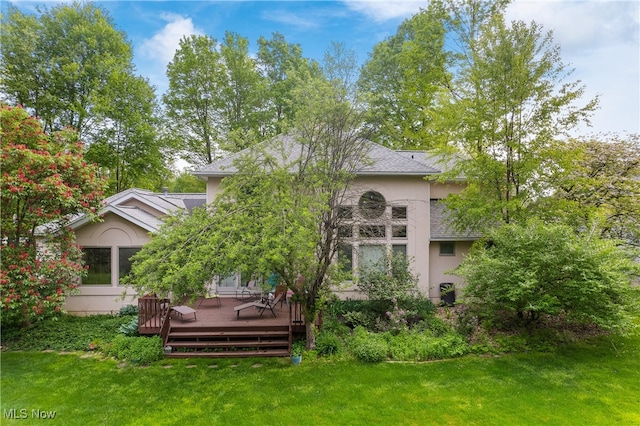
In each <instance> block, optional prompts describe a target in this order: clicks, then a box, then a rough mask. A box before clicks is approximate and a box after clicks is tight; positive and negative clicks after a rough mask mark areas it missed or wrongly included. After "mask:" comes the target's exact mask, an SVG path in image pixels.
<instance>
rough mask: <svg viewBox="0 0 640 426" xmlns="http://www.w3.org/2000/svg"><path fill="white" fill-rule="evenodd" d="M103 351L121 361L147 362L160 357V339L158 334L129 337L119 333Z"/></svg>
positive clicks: (161, 350)
mask: <svg viewBox="0 0 640 426" xmlns="http://www.w3.org/2000/svg"><path fill="white" fill-rule="evenodd" d="M105 353H106V354H107V355H109V356H112V357H114V358H116V359H119V360H122V361H130V362H134V363H136V364H148V363H150V362H153V361H158V360H159V359H162V357H163V349H162V339H161V338H160V336H152V337H130V336H124V335H119V336H117V337H116V338H115V339H114V340H113V342H112V343H111V345H108V346H107V347H106V350H105Z"/></svg>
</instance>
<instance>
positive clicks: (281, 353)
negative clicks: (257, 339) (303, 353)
mask: <svg viewBox="0 0 640 426" xmlns="http://www.w3.org/2000/svg"><path fill="white" fill-rule="evenodd" d="M165 356H166V357H167V358H253V357H268V356H272V357H287V356H289V351H288V350H284V349H278V350H254V351H224V352H172V353H171V354H167V355H165Z"/></svg>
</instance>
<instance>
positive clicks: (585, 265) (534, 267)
mask: <svg viewBox="0 0 640 426" xmlns="http://www.w3.org/2000/svg"><path fill="white" fill-rule="evenodd" d="M638 267H639V266H638V264H637V263H636V262H634V256H633V254H632V253H629V252H626V251H624V250H623V249H621V248H620V247H618V246H617V245H616V244H615V243H614V242H613V241H610V240H601V239H600V238H598V237H597V236H595V235H591V234H580V235H577V234H575V233H574V232H573V230H572V229H571V228H570V227H567V226H564V225H544V224H542V223H541V222H538V221H531V222H529V223H528V224H527V225H524V226H519V225H505V226H503V227H501V228H499V229H497V230H495V231H493V232H492V233H491V234H490V235H489V236H488V239H487V240H485V241H481V242H479V243H477V244H476V245H475V246H474V248H473V250H472V252H471V253H470V255H469V256H468V257H467V258H466V259H465V260H464V261H463V263H462V264H461V265H460V266H459V268H458V269H457V270H456V271H455V273H456V274H457V275H459V276H461V277H463V278H464V279H465V281H466V283H467V288H466V290H465V295H466V297H467V300H468V302H469V303H470V304H472V306H473V308H474V310H475V311H476V312H478V313H479V315H480V316H481V317H482V318H486V319H489V320H490V321H498V320H500V318H501V316H505V317H506V319H507V320H508V321H514V320H517V319H520V320H524V321H525V323H531V322H535V321H537V320H538V319H539V318H540V317H541V315H550V316H566V317H567V320H568V321H569V322H575V323H584V324H594V325H597V326H599V327H603V328H619V327H624V326H626V325H628V324H629V319H630V314H631V312H632V311H633V309H634V307H633V303H632V298H631V280H632V279H633V277H634V276H637V274H638Z"/></svg>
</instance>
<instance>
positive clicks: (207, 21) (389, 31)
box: [2, 0, 640, 134]
mask: <svg viewBox="0 0 640 426" xmlns="http://www.w3.org/2000/svg"><path fill="white" fill-rule="evenodd" d="M9 1H10V2H11V3H12V4H14V5H16V6H17V7H18V8H20V9H21V10H22V11H23V12H31V11H34V10H35V7H36V6H37V5H39V4H44V3H46V4H48V5H53V4H55V3H57V2H51V1H44V2H43V1H40V2H31V1H24V0H9ZM2 3H3V4H6V1H3V2H2ZM95 3H97V4H99V5H101V6H103V7H104V8H105V9H106V10H108V11H109V13H110V14H111V16H112V18H113V19H114V21H115V24H116V26H117V27H118V29H120V30H122V31H124V32H125V33H126V34H127V37H128V38H129V40H130V41H131V43H132V45H133V48H134V55H135V56H134V62H135V64H136V66H137V69H138V73H139V74H141V75H143V76H145V77H147V78H148V79H149V80H150V82H151V83H152V84H153V85H154V86H156V87H157V89H158V92H159V93H161V92H162V91H163V90H164V88H165V87H166V85H167V82H166V77H165V69H166V64H167V63H168V62H169V61H170V60H171V58H172V57H173V52H175V49H176V47H177V46H178V41H179V40H180V38H181V37H183V36H184V35H189V34H208V35H210V36H212V37H214V38H216V39H218V40H220V39H222V38H223V37H224V33H225V31H233V32H236V33H239V34H240V35H242V36H243V37H246V38H248V39H249V42H250V50H251V52H252V53H255V51H256V50H257V40H258V37H260V36H261V35H262V36H264V37H266V38H270V37H271V34H272V33H273V32H276V31H277V32H280V33H281V34H283V35H284V36H285V38H286V40H287V41H288V42H290V43H297V44H300V45H301V46H302V49H303V55H304V56H306V57H311V58H314V59H318V60H321V59H322V56H323V54H324V51H325V50H326V48H327V46H329V44H330V42H331V41H337V42H344V43H345V44H346V46H347V48H349V49H353V50H355V51H356V53H357V54H358V58H359V60H360V61H361V62H364V61H365V60H366V59H367V57H368V54H369V53H370V52H371V50H372V48H373V46H374V45H375V44H376V43H377V42H379V41H381V40H384V39H385V38H386V37H389V36H391V35H393V34H394V33H395V32H396V30H397V27H398V25H399V24H400V23H401V22H402V21H403V20H404V19H406V18H408V17H410V16H411V15H413V14H415V13H417V12H418V11H419V10H420V7H425V6H426V5H427V1H411V0H395V1H393V0H387V1H381V0H344V1H325V0H316V1H237V0H227V1H155V0H147V1H143V0H138V1H97V2H95ZM3 8H4V6H3ZM507 18H508V19H520V20H524V21H527V22H529V21H531V20H535V21H536V22H538V23H540V24H542V25H543V26H544V28H545V30H553V32H554V40H555V41H556V43H558V44H560V46H561V48H562V58H563V62H564V63H568V64H570V65H571V66H572V67H573V68H575V73H574V74H573V76H572V79H573V80H575V79H580V80H581V81H582V82H583V83H584V84H585V85H586V87H587V91H586V97H589V98H590V97H593V96H595V95H599V96H600V98H601V108H600V110H599V111H598V112H597V113H596V115H595V117H594V118H593V120H592V121H593V125H594V126H593V127H592V128H583V129H581V130H580V134H586V133H590V132H616V133H621V134H623V133H625V132H630V133H640V2H638V1H637V0H622V1H615V0H588V1H581V0H555V1H554V0H516V1H514V2H513V3H512V4H511V5H510V6H509V9H508V12H507Z"/></svg>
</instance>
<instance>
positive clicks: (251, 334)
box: [138, 297, 304, 357]
mask: <svg viewBox="0 0 640 426" xmlns="http://www.w3.org/2000/svg"><path fill="white" fill-rule="evenodd" d="M167 302H168V301H164V300H160V299H157V298H147V297H145V298H140V299H139V302H138V306H139V310H140V311H139V316H140V319H141V323H140V324H139V331H140V334H160V335H161V336H162V338H163V342H164V345H165V347H166V346H171V353H167V354H166V356H170V357H193V356H199V357H250V356H288V355H289V351H290V349H291V342H292V338H293V335H294V334H296V333H304V323H303V321H302V318H301V315H300V310H299V309H300V307H299V305H296V304H293V305H292V306H291V307H290V306H289V305H288V304H287V303H286V302H283V303H278V304H277V305H276V306H275V309H274V311H275V317H274V315H273V314H272V313H271V311H270V310H268V309H267V310H265V311H264V312H263V313H262V315H260V311H259V310H258V309H257V308H255V307H250V308H246V309H243V310H241V311H240V312H239V315H238V312H236V311H235V310H234V308H235V307H236V306H239V305H242V304H245V303H247V302H249V300H247V299H244V300H241V299H237V298H234V297H221V298H219V299H202V298H200V299H196V300H195V301H194V302H193V303H189V304H185V305H186V306H190V307H191V308H193V309H195V311H196V312H195V318H194V315H191V314H185V315H183V316H181V315H178V314H176V312H172V313H171V314H170V316H169V321H163V320H162V319H163V318H165V317H166V312H167V309H168V307H169V305H168V303H167ZM149 312H151V313H152V314H151V315H150V314H148V313H149ZM295 318H297V320H296V319H295Z"/></svg>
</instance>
